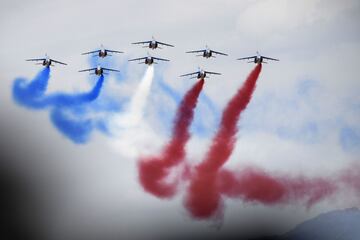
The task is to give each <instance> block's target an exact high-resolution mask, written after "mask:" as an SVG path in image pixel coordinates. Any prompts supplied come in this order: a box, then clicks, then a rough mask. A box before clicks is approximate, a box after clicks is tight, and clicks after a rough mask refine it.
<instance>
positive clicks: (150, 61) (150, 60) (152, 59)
mask: <svg viewBox="0 0 360 240" xmlns="http://www.w3.org/2000/svg"><path fill="white" fill-rule="evenodd" d="M142 60H144V61H143V62H140V63H139V64H141V63H144V64H147V65H149V66H150V65H151V64H153V63H154V64H157V62H155V60H159V61H166V62H168V61H170V60H169V59H164V58H157V57H152V56H150V55H149V54H148V56H147V57H142V58H134V59H130V60H129V62H132V61H142Z"/></svg>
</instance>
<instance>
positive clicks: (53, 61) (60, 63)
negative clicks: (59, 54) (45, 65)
mask: <svg viewBox="0 0 360 240" xmlns="http://www.w3.org/2000/svg"><path fill="white" fill-rule="evenodd" d="M50 60H51V61H53V62H56V63H59V64H62V65H67V64H66V63H63V62H59V61H56V60H54V59H50Z"/></svg>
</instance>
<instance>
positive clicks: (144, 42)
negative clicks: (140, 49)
mask: <svg viewBox="0 0 360 240" xmlns="http://www.w3.org/2000/svg"><path fill="white" fill-rule="evenodd" d="M147 43H151V41H143V42H134V43H131V44H147Z"/></svg>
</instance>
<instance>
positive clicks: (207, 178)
mask: <svg viewBox="0 0 360 240" xmlns="http://www.w3.org/2000/svg"><path fill="white" fill-rule="evenodd" d="M260 72H261V64H257V65H256V67H255V69H254V70H253V71H252V72H251V73H250V75H249V76H248V78H247V79H246V81H245V83H244V84H243V86H242V87H241V88H240V89H239V90H238V92H237V93H236V95H235V96H234V97H233V98H232V99H231V100H230V102H229V103H228V105H227V106H226V108H225V110H224V112H223V114H222V119H221V122H220V127H219V130H218V132H217V134H216V135H215V137H214V138H213V140H212V144H211V146H210V149H209V151H208V152H207V154H206V156H205V159H204V161H203V162H202V163H200V164H199V165H198V166H197V167H196V169H195V172H194V175H193V177H192V179H191V182H190V186H189V189H188V194H187V198H186V200H185V205H186V207H187V208H188V209H189V211H190V212H191V214H192V215H193V216H194V217H197V218H208V217H211V216H213V215H214V213H215V212H216V210H217V209H218V208H219V204H220V192H219V189H218V186H217V183H216V182H217V174H218V170H219V169H220V168H221V166H222V165H223V164H224V163H225V162H226V161H227V160H228V158H229V157H230V155H231V153H232V151H233V149H234V145H235V141H236V139H235V137H236V133H237V122H238V120H239V117H240V114H241V112H242V111H244V110H245V108H246V106H247V105H248V103H249V102H250V99H251V96H252V93H253V92H254V89H255V86H256V81H257V79H258V76H259V74H260Z"/></svg>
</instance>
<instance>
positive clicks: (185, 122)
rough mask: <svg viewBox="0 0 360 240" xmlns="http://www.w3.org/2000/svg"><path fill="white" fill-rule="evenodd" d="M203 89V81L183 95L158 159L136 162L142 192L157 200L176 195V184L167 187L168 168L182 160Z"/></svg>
mask: <svg viewBox="0 0 360 240" xmlns="http://www.w3.org/2000/svg"><path fill="white" fill-rule="evenodd" d="M203 85H204V80H203V79H202V80H200V81H198V82H197V83H196V84H195V85H194V86H193V87H192V88H191V89H190V90H189V91H188V92H187V93H186V94H185V96H184V98H183V100H182V101H181V103H180V105H179V107H178V110H177V113H176V117H175V120H174V125H173V130H172V137H171V140H170V141H169V142H168V143H167V144H166V145H165V147H164V148H163V151H162V153H161V154H160V156H156V157H145V158H141V159H140V161H139V164H138V167H139V180H140V183H141V185H142V186H143V188H144V189H145V191H147V192H150V193H152V194H154V195H155V196H157V197H160V198H166V197H171V196H173V195H174V194H175V192H176V181H175V182H172V183H168V182H166V180H167V179H166V177H168V174H169V170H170V168H171V167H173V166H175V165H177V164H179V163H180V162H181V160H183V159H184V157H185V145H186V143H187V142H188V140H189V138H190V133H189V127H190V124H191V122H192V120H193V118H194V109H195V107H196V104H197V99H198V97H199V94H200V92H201V90H202V88H203Z"/></svg>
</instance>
